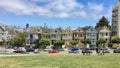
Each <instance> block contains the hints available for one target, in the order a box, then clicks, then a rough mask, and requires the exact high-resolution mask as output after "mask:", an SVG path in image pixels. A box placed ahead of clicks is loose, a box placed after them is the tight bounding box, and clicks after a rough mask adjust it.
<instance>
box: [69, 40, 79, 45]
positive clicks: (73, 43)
mask: <svg viewBox="0 0 120 68" xmlns="http://www.w3.org/2000/svg"><path fill="white" fill-rule="evenodd" d="M70 44H71V45H73V46H75V45H76V44H78V42H77V41H76V40H71V41H70Z"/></svg>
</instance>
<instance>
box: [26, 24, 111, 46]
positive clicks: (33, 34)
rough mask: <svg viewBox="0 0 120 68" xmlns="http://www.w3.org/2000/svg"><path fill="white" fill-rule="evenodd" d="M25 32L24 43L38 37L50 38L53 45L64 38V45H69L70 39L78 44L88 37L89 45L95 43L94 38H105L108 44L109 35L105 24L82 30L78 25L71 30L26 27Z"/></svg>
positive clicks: (28, 43) (69, 28)
mask: <svg viewBox="0 0 120 68" xmlns="http://www.w3.org/2000/svg"><path fill="white" fill-rule="evenodd" d="M26 33H27V42H26V45H33V44H34V43H33V42H34V41H35V40H36V39H39V38H45V39H48V40H50V44H51V45H53V44H54V42H55V41H56V40H64V41H65V45H70V43H69V42H70V41H71V40H76V41H78V44H79V45H80V44H81V40H82V39H89V40H90V41H91V45H96V40H98V39H105V40H106V41H107V42H106V44H108V43H109V42H110V37H111V31H110V29H109V28H108V27H106V26H104V27H101V28H97V29H95V28H94V27H90V28H88V29H87V30H83V29H82V28H80V27H78V28H77V29H75V30H72V29H71V27H67V28H66V29H64V30H62V29H61V28H56V29H51V28H43V27H29V28H27V29H26Z"/></svg>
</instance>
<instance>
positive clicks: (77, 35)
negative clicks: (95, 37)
mask: <svg viewBox="0 0 120 68" xmlns="http://www.w3.org/2000/svg"><path fill="white" fill-rule="evenodd" d="M82 39H84V31H83V29H82V28H80V27H78V28H77V29H76V30H74V31H73V40H76V41H77V42H78V43H79V44H81V40H82Z"/></svg>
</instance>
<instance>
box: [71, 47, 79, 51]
mask: <svg viewBox="0 0 120 68" xmlns="http://www.w3.org/2000/svg"><path fill="white" fill-rule="evenodd" d="M75 50H79V49H78V48H73V49H71V51H75Z"/></svg>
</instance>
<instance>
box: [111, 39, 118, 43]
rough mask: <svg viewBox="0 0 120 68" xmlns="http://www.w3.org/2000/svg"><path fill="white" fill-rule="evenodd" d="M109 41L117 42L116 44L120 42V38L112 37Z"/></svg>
mask: <svg viewBox="0 0 120 68" xmlns="http://www.w3.org/2000/svg"><path fill="white" fill-rule="evenodd" d="M111 42H112V43H117V44H119V43H120V38H113V39H112V40H111Z"/></svg>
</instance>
